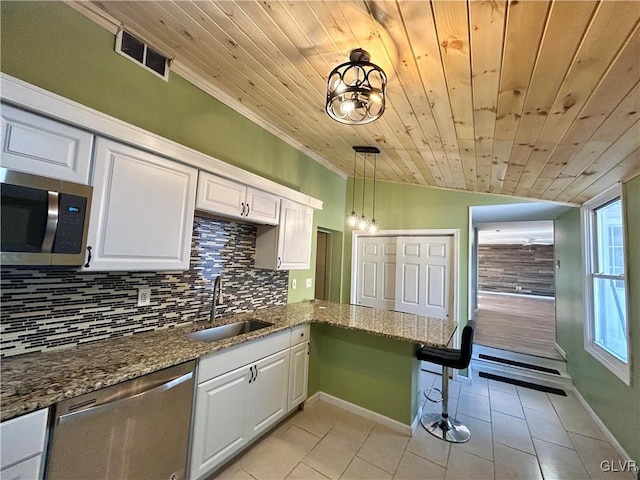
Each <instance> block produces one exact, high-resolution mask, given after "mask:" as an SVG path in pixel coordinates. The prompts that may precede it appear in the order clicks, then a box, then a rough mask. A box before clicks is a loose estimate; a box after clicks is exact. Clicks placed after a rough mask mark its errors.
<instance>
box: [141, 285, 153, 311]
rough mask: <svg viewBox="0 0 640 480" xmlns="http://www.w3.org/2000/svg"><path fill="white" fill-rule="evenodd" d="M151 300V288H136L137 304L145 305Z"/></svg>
mask: <svg viewBox="0 0 640 480" xmlns="http://www.w3.org/2000/svg"><path fill="white" fill-rule="evenodd" d="M149 302H151V289H150V288H139V289H138V306H139V307H146V306H147V305H149Z"/></svg>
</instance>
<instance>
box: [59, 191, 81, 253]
mask: <svg viewBox="0 0 640 480" xmlns="http://www.w3.org/2000/svg"><path fill="white" fill-rule="evenodd" d="M86 210H87V199H86V198H84V197H78V196H76V195H70V194H68V193H61V194H60V197H59V201H58V230H57V233H56V239H55V242H54V244H53V253H71V254H75V253H80V251H81V250H82V237H83V233H84V219H85V217H86V213H87V212H86Z"/></svg>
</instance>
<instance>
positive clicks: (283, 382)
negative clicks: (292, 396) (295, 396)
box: [248, 349, 289, 438]
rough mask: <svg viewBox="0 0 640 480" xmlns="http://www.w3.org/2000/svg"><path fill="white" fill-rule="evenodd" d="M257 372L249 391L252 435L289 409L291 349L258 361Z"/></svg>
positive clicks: (265, 427) (269, 424) (271, 423)
mask: <svg viewBox="0 0 640 480" xmlns="http://www.w3.org/2000/svg"><path fill="white" fill-rule="evenodd" d="M255 366H256V368H257V375H256V377H255V380H254V381H253V382H252V383H251V385H250V388H249V391H250V394H251V401H250V403H249V410H248V414H249V419H250V420H249V421H250V423H249V427H250V433H249V436H250V438H253V437H255V436H256V435H259V434H260V433H261V432H263V431H265V430H266V429H267V428H269V427H270V426H272V425H273V424H274V423H275V422H276V421H277V420H278V419H279V418H280V417H282V416H283V415H284V414H285V413H287V384H288V383H289V349H286V350H283V351H281V352H279V353H275V354H273V355H271V356H269V357H266V358H263V359H262V360H260V361H258V362H257V363H255Z"/></svg>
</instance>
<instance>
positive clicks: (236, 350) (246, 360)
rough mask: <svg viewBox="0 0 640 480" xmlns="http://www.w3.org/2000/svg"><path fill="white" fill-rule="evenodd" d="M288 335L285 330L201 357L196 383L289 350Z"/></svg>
mask: <svg viewBox="0 0 640 480" xmlns="http://www.w3.org/2000/svg"><path fill="white" fill-rule="evenodd" d="M289 335H290V331H289V330H285V331H283V332H278V333H274V334H273V335H269V336H268V337H264V338H260V339H257V340H251V341H249V342H246V343H243V344H241V345H236V346H235V347H231V348H229V349H227V350H223V351H221V352H216V353H212V354H210V355H207V356H206V357H202V358H201V359H200V363H199V365H198V375H197V382H198V383H199V384H200V383H202V382H206V381H207V380H210V379H212V378H215V377H217V376H218V375H222V374H223V373H227V372H230V371H231V370H235V369H236V368H240V367H242V366H243V365H248V364H250V363H253V362H256V361H258V360H260V359H261V358H264V357H267V356H269V355H272V354H274V353H276V352H279V351H280V350H284V349H285V348H289V340H290V336H289Z"/></svg>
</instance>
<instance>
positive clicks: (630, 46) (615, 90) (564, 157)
mask: <svg viewBox="0 0 640 480" xmlns="http://www.w3.org/2000/svg"><path fill="white" fill-rule="evenodd" d="M638 58H640V29H638V28H636V30H635V32H634V34H633V35H632V36H631V37H630V39H629V41H628V42H627V44H626V45H625V47H623V49H622V51H621V52H620V55H619V56H618V58H617V59H616V60H615V61H614V63H613V64H612V65H611V67H610V68H609V71H608V72H607V73H606V75H605V76H604V78H603V79H602V81H601V82H600V84H599V85H598V87H596V89H595V90H594V92H593V94H592V95H591V97H590V98H589V100H588V101H587V103H586V104H585V106H584V107H583V109H582V111H581V112H580V114H579V115H578V118H577V119H576V120H575V121H574V122H573V124H572V125H571V128H570V129H569V131H568V132H567V133H566V134H565V135H564V137H563V138H562V140H561V141H560V143H559V144H558V145H557V146H556V148H555V150H554V152H553V154H552V155H551V157H550V158H549V161H548V162H547V164H546V165H545V167H544V169H543V171H542V173H541V174H540V176H539V177H538V179H537V180H536V181H535V183H534V184H533V187H532V188H531V190H530V194H531V195H537V196H539V198H542V196H543V194H544V193H545V190H547V189H548V188H550V186H551V185H552V183H554V180H556V179H558V180H561V179H562V175H561V172H562V170H563V169H564V168H565V166H566V165H567V164H568V163H569V162H570V160H571V158H573V157H574V156H575V155H576V154H577V153H578V152H579V151H580V150H581V149H582V146H583V145H584V143H585V142H587V141H588V140H589V139H590V138H591V137H592V135H593V134H594V133H595V132H596V130H598V129H599V128H600V126H601V125H602V123H603V122H604V121H605V120H607V118H608V116H609V113H610V112H611V106H612V105H619V104H620V102H622V101H623V99H624V98H625V95H626V96H627V98H628V97H629V92H630V90H631V89H632V88H634V86H637V84H638V82H639V81H640V62H638V60H637V59H638ZM618 108H619V107H618ZM561 183H564V182H562V181H561ZM557 185H558V184H556V186H554V188H553V190H554V194H557V193H558V190H559V188H558V186H557ZM554 194H550V193H548V194H546V197H547V198H550V197H553V196H554Z"/></svg>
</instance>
